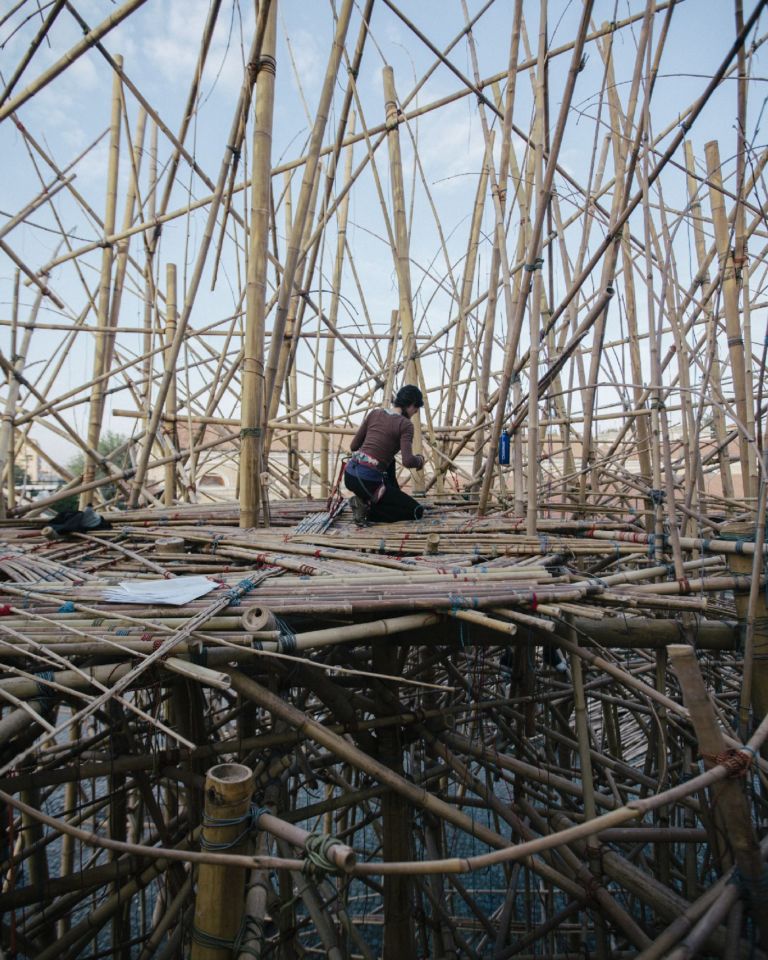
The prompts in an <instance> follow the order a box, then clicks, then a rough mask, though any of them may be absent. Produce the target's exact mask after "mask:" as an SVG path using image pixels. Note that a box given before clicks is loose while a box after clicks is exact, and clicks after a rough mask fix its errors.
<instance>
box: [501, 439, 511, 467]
mask: <svg viewBox="0 0 768 960" xmlns="http://www.w3.org/2000/svg"><path fill="white" fill-rule="evenodd" d="M499 464H500V465H501V466H502V467H507V466H509V434H508V433H507V431H506V430H504V432H503V433H502V434H501V436H500V437H499Z"/></svg>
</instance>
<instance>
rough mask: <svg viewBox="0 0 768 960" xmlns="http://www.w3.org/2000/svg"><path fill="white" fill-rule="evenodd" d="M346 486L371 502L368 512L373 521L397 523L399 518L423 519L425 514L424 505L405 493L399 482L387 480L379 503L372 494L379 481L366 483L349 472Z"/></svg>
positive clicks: (362, 498) (367, 501) (345, 478)
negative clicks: (373, 499)
mask: <svg viewBox="0 0 768 960" xmlns="http://www.w3.org/2000/svg"><path fill="white" fill-rule="evenodd" d="M344 486H345V487H346V488H347V490H351V491H352V493H354V494H356V495H357V496H358V497H360V499H361V500H364V501H365V502H366V503H370V505H371V508H370V511H369V513H368V519H369V520H370V521H371V523H396V522H397V521H398V520H421V518H422V516H423V514H424V507H422V505H421V504H420V503H418V502H417V501H416V500H414V499H413V497H409V496H408V494H407V493H403V491H402V490H401V489H400V487H399V486H398V484H397V481H395V482H394V483H393V482H392V481H391V480H389V479H388V480H387V483H386V490H385V491H384V496H383V497H382V498H381V500H379V502H378V503H373V501H372V499H371V498H372V496H373V494H374V492H375V491H376V488H377V486H378V484H377V483H375V482H374V483H366V481H365V480H360V479H359V478H358V477H353V476H351V475H350V474H349V473H345V474H344Z"/></svg>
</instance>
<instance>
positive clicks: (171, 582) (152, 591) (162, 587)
mask: <svg viewBox="0 0 768 960" xmlns="http://www.w3.org/2000/svg"><path fill="white" fill-rule="evenodd" d="M217 586H218V584H216V583H214V582H213V581H212V580H209V579H208V577H203V576H200V577H171V578H169V579H168V580H122V581H121V582H120V583H119V584H118V585H117V586H116V587H107V588H106V589H105V591H104V597H103V599H104V600H106V601H107V602H108V603H144V604H154V603H158V604H160V603H167V604H171V605H172V606H175V607H181V606H184V604H186V603H191V602H192V600H197V598H198V597H204V596H205V595H206V593H210V592H211V590H215V589H216V587H217Z"/></svg>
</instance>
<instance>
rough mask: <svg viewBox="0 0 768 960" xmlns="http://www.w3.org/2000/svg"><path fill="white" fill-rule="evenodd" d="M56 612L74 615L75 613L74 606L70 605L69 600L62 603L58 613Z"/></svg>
mask: <svg viewBox="0 0 768 960" xmlns="http://www.w3.org/2000/svg"><path fill="white" fill-rule="evenodd" d="M58 612H59V613H74V612H75V605H74V603H72V601H71V600H67V601H66V602H65V603H62V605H61V606H60V607H59V611H58Z"/></svg>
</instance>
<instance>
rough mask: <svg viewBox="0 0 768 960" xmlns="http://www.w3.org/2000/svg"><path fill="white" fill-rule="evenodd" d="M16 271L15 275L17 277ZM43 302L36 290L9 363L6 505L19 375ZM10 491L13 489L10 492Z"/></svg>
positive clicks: (0, 450)
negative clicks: (25, 322)
mask: <svg viewBox="0 0 768 960" xmlns="http://www.w3.org/2000/svg"><path fill="white" fill-rule="evenodd" d="M18 275H19V274H18V271H17V272H16V276H17V278H18ZM42 302H43V293H42V291H40V290H38V292H37V296H36V297H35V302H34V305H33V307H32V310H31V312H30V317H29V321H28V323H27V325H26V326H25V327H24V333H23V334H22V337H21V342H20V343H18V344H17V346H16V349H15V350H14V353H13V355H12V356H11V363H12V364H13V368H12V369H13V375H12V376H9V378H8V380H9V382H8V393H7V394H6V397H5V403H4V405H3V416H2V420H0V482H1V481H2V477H3V475H4V474H6V470H7V480H6V483H7V487H6V489H7V490H8V505H9V506H13V502H12V501H14V498H15V483H16V479H15V477H14V466H15V456H14V455H15V447H14V443H15V440H14V429H13V421H14V418H15V416H16V405H17V403H18V401H19V391H20V389H21V380H20V379H19V377H20V376H21V374H22V373H23V372H24V366H25V364H26V362H27V353H28V352H29V344H30V341H31V339H32V333H33V331H34V328H35V322H36V320H37V314H38V311H39V310H40V307H41V305H42ZM11 491H14V493H13V494H12V493H11ZM2 500H3V496H2V490H0V501H2Z"/></svg>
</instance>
